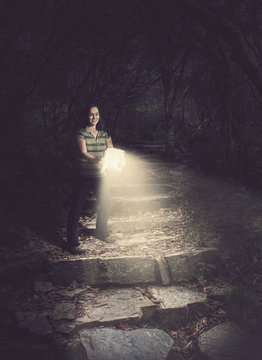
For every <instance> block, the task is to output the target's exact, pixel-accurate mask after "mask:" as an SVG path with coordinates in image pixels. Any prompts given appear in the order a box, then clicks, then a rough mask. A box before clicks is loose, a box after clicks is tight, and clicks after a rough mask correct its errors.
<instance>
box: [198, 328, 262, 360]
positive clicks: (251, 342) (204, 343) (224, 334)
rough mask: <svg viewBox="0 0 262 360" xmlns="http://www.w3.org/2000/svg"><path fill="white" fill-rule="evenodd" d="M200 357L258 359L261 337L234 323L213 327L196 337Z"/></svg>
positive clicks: (212, 359)
mask: <svg viewBox="0 0 262 360" xmlns="http://www.w3.org/2000/svg"><path fill="white" fill-rule="evenodd" d="M198 347H199V352H200V359H203V360H204V359H210V360H225V359H227V360H247V359H248V360H260V359H261V338H260V337H259V336H258V335H254V334H251V333H248V332H247V331H246V330H244V329H243V328H240V327H239V326H238V325H237V324H234V323H224V324H220V325H217V326H215V327H213V328H212V329H211V330H209V331H207V332H206V333H203V334H202V335H200V337H199V338H198Z"/></svg>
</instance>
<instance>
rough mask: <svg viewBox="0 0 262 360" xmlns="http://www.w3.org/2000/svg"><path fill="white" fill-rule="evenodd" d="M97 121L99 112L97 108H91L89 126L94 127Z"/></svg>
mask: <svg viewBox="0 0 262 360" xmlns="http://www.w3.org/2000/svg"><path fill="white" fill-rule="evenodd" d="M98 121H99V110H98V108H97V107H91V108H90V111H89V125H90V126H94V125H96V124H97V123H98Z"/></svg>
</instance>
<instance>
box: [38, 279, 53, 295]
mask: <svg viewBox="0 0 262 360" xmlns="http://www.w3.org/2000/svg"><path fill="white" fill-rule="evenodd" d="M52 289H53V286H52V284H51V283H50V282H47V281H34V290H35V291H36V292H42V293H46V292H49V291H51V290H52Z"/></svg>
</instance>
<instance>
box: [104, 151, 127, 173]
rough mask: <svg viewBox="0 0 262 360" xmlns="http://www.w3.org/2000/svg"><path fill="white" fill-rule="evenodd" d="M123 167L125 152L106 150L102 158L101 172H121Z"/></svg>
mask: <svg viewBox="0 0 262 360" xmlns="http://www.w3.org/2000/svg"><path fill="white" fill-rule="evenodd" d="M124 165H125V151H124V150H120V149H114V148H107V149H106V151H105V155H104V158H103V166H102V172H104V171H105V170H106V169H110V170H116V171H122V169H123V166H124Z"/></svg>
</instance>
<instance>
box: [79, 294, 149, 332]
mask: <svg viewBox="0 0 262 360" xmlns="http://www.w3.org/2000/svg"><path fill="white" fill-rule="evenodd" d="M155 308H156V305H155V304H154V303H152V302H151V301H150V300H149V299H148V298H147V297H145V296H143V295H142V293H141V291H139V290H136V289H134V288H131V289H130V288H127V289H126V288H125V289H107V290H102V291H100V292H99V295H98V296H97V297H96V298H95V300H92V301H91V302H90V303H88V301H85V302H83V305H82V311H83V314H82V315H81V316H80V317H78V318H77V321H76V324H77V326H78V327H79V326H80V327H81V326H84V327H91V326H99V325H104V326H105V325H107V326H108V325H114V324H115V323H119V322H124V321H125V322H132V323H134V322H135V323H140V321H141V319H142V317H143V313H144V312H146V313H147V316H148V314H149V312H150V311H152V313H153V312H154V310H155Z"/></svg>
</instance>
